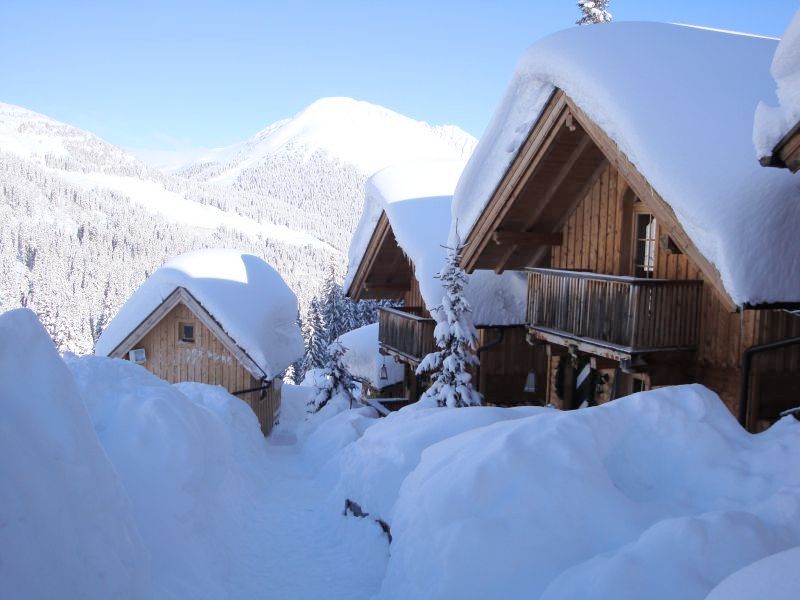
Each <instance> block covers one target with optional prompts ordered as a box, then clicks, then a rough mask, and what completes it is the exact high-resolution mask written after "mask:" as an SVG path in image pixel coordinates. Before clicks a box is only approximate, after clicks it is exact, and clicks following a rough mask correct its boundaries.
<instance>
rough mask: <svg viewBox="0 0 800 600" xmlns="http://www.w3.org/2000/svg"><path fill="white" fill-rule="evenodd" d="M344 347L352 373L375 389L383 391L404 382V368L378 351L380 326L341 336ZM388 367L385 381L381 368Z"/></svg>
mask: <svg viewBox="0 0 800 600" xmlns="http://www.w3.org/2000/svg"><path fill="white" fill-rule="evenodd" d="M339 342H340V343H341V344H342V346H344V348H345V353H344V357H343V360H344V363H345V365H347V368H348V369H349V370H350V373H352V374H353V375H355V376H356V377H358V378H360V379H364V380H366V381H368V382H369V383H370V385H372V387H374V388H375V389H378V390H379V389H382V388H385V387H387V386H390V385H394V384H395V383H399V382H401V381H403V366H402V365H401V364H400V363H398V362H396V361H395V360H394V359H393V358H392V357H390V356H384V355H382V354H381V353H380V351H379V350H378V348H379V344H378V324H377V323H373V324H372V325H365V326H364V327H359V328H358V329H354V330H353V331H348V332H347V333H345V334H343V335H341V336H339ZM384 365H385V366H386V375H387V378H386V379H385V380H381V367H382V366H384Z"/></svg>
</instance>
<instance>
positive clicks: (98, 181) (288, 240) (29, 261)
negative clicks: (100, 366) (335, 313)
mask: <svg viewBox="0 0 800 600" xmlns="http://www.w3.org/2000/svg"><path fill="white" fill-rule="evenodd" d="M474 145H475V140H474V138H472V137H470V136H469V135H467V134H466V133H464V132H463V131H461V130H460V129H458V128H456V127H452V126H444V127H433V126H429V125H427V124H425V123H421V122H418V121H414V120H412V119H409V118H407V117H403V116H402V115H399V114H397V113H394V112H392V111H390V110H388V109H385V108H382V107H379V106H375V105H371V104H368V103H365V102H358V101H355V100H350V99H346V98H330V99H323V100H320V101H318V102H315V103H314V104H312V105H311V106H309V107H308V108H307V109H305V110H304V111H302V112H301V113H299V114H298V115H297V116H295V117H293V118H291V119H286V120H283V121H280V122H278V123H275V124H273V125H271V126H269V127H267V128H266V129H264V130H262V131H261V132H259V133H257V134H256V135H255V136H253V137H252V138H251V139H249V140H245V141H244V142H241V143H239V144H235V145H233V146H230V147H228V148H223V149H219V150H214V151H210V152H209V153H207V155H205V156H203V157H202V159H201V160H200V161H198V162H194V163H192V164H189V165H183V166H182V167H181V168H179V169H177V170H175V171H172V172H162V171H160V170H158V169H156V168H154V167H152V166H148V165H147V164H145V163H144V162H142V161H141V160H139V159H137V158H136V157H135V156H133V155H132V154H131V153H129V152H126V151H125V150H122V149H120V148H117V147H115V146H113V145H111V144H108V143H107V142H105V141H103V140H102V139H100V138H99V137H97V136H95V135H93V134H91V133H88V132H86V131H82V130H80V129H78V128H75V127H72V126H70V125H67V124H65V123H60V122H58V121H55V120H53V119H50V118H48V117H46V116H44V115H40V114H38V113H35V112H32V111H29V110H26V109H24V108H20V107H17V106H12V105H8V104H2V103H0V311H4V310H7V309H10V308H13V307H16V306H29V307H31V308H33V309H34V310H35V311H36V312H37V313H38V314H39V315H40V318H41V319H42V321H43V322H44V324H45V326H46V327H47V328H48V330H49V331H50V333H51V334H52V335H53V337H54V339H55V340H56V343H57V344H58V345H59V347H60V348H61V349H62V350H71V351H74V352H79V353H82V352H89V351H91V348H92V346H93V341H94V339H96V337H97V335H99V333H100V331H101V330H102V328H103V327H104V325H105V324H106V323H107V322H108V320H109V319H110V318H111V317H113V315H114V314H115V313H116V311H117V310H118V308H119V307H120V306H121V304H122V303H123V302H124V301H125V300H126V299H127V298H128V297H129V295H130V294H131V293H132V292H133V290H134V289H136V287H137V286H138V285H140V284H141V282H142V281H143V280H144V279H145V278H146V277H147V276H148V275H149V274H150V273H151V272H152V271H153V270H154V269H155V268H157V267H158V266H160V265H161V264H162V263H163V262H164V261H165V260H166V259H167V258H169V257H170V256H174V255H175V254H178V253H181V252H184V251H187V250H190V249H194V248H202V247H213V246H216V247H220V246H221V247H235V248H240V249H243V250H248V251H250V252H253V253H255V254H258V255H260V256H262V257H264V259H265V260H267V261H268V262H269V263H271V264H272V265H273V266H275V268H276V269H277V270H278V271H279V272H280V273H281V275H282V276H283V277H284V279H286V281H287V283H288V284H289V285H290V286H291V287H292V288H293V289H294V290H295V292H296V293H297V294H298V298H299V299H300V302H301V306H307V304H308V302H309V300H310V298H311V297H312V296H313V295H314V294H316V293H317V292H318V290H319V288H320V285H321V283H322V281H321V280H322V276H323V273H324V271H325V267H326V266H327V265H328V264H330V263H331V262H333V263H334V264H335V265H336V266H337V268H338V269H340V270H341V269H342V268H343V265H344V253H345V251H346V248H347V245H348V244H349V240H350V236H351V235H352V231H353V229H354V227H355V225H356V222H357V220H358V218H359V216H360V212H361V205H362V202H363V185H364V181H365V180H366V178H367V177H368V176H370V175H371V174H372V173H373V172H374V171H375V170H378V169H380V168H382V167H383V166H387V165H388V164H391V163H392V162H398V161H402V160H411V159H417V158H424V157H431V158H459V157H461V158H464V159H466V158H467V157H468V156H469V154H470V152H471V151H472V148H473V147H474Z"/></svg>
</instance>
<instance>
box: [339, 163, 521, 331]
mask: <svg viewBox="0 0 800 600" xmlns="http://www.w3.org/2000/svg"><path fill="white" fill-rule="evenodd" d="M463 168H464V162H462V161H423V162H408V163H401V164H398V165H393V166H391V167H387V168H386V169H383V170H382V171H379V172H378V173H376V174H375V175H373V176H372V177H371V178H370V179H369V180H367V184H366V199H365V202H364V212H363V213H362V214H361V220H360V221H359V224H358V227H357V228H356V231H355V233H354V234H353V240H352V242H351V244H350V251H349V254H348V271H347V277H346V278H345V284H344V287H345V289H347V288H348V287H349V286H350V283H351V282H352V280H353V277H354V276H355V273H356V271H357V270H358V267H359V265H360V264H361V260H362V258H363V257H364V253H365V252H366V249H367V246H368V245H369V240H370V238H371V237H372V233H373V232H374V230H375V227H376V225H377V224H378V220H379V219H380V216H381V213H383V212H385V213H386V216H387V218H388V220H389V224H390V225H391V227H392V232H393V233H394V236H395V239H396V240H397V244H398V245H399V246H400V248H401V250H402V251H403V252H404V253H405V255H406V256H407V257H408V259H409V261H410V262H411V264H412V266H413V268H414V274H415V276H416V278H417V281H418V282H419V287H420V293H421V294H422V299H423V300H424V302H425V305H426V307H427V308H428V309H429V310H430V309H432V308H434V307H435V306H437V305H439V304H441V302H442V296H443V290H442V286H441V283H440V282H439V280H438V279H436V277H435V276H436V275H437V274H438V273H439V271H440V270H441V269H442V267H443V266H444V262H445V257H446V252H447V251H446V249H445V248H444V246H445V245H446V243H447V236H448V232H449V230H450V214H451V207H450V205H451V202H452V194H453V190H454V189H455V186H456V182H457V181H458V178H459V176H460V175H461V173H462V171H463ZM526 290H527V280H526V279H525V277H524V276H523V275H521V274H520V273H513V272H508V273H503V274H502V275H496V274H495V273H493V272H490V271H476V272H475V273H473V274H472V275H470V276H469V282H468V283H467V286H466V288H465V294H466V297H467V300H468V301H469V303H470V305H471V306H472V311H473V313H472V314H473V320H474V322H475V324H476V325H517V324H521V323H524V322H525V303H526V293H527V292H526Z"/></svg>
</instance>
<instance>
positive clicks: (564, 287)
mask: <svg viewBox="0 0 800 600" xmlns="http://www.w3.org/2000/svg"><path fill="white" fill-rule="evenodd" d="M528 277H529V280H528V324H529V326H530V327H531V328H532V329H534V330H537V331H540V332H543V333H551V334H556V335H564V336H566V337H569V338H573V339H575V340H578V341H586V342H589V343H595V344H598V345H600V346H605V347H609V348H611V349H614V350H619V351H622V352H628V353H642V352H652V351H658V350H684V349H693V348H695V347H696V346H697V338H698V325H699V315H698V309H699V307H700V294H701V291H702V284H703V282H702V281H678V280H668V279H639V278H636V277H618V276H613V275H598V274H595V273H585V272H577V271H561V270H556V269H530V270H529V273H528Z"/></svg>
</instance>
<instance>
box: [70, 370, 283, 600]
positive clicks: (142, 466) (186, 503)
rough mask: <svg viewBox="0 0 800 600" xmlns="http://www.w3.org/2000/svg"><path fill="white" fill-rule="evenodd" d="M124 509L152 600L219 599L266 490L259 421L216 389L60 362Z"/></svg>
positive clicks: (142, 372)
mask: <svg viewBox="0 0 800 600" xmlns="http://www.w3.org/2000/svg"><path fill="white" fill-rule="evenodd" d="M67 364H68V367H69V368H70V370H71V371H72V374H73V376H74V378H75V381H76V382H77V384H78V388H79V389H80V393H81V394H82V396H83V398H84V401H85V403H86V406H87V408H88V410H89V414H90V416H91V420H92V423H93V425H94V428H95V430H96V431H97V435H98V436H99V438H100V442H101V443H102V445H103V447H104V448H105V451H106V453H107V454H108V456H109V458H110V459H111V462H112V463H113V464H114V468H115V469H116V471H117V473H118V474H119V477H120V479H121V480H122V482H123V484H124V486H125V489H126V490H127V492H128V494H129V496H130V499H131V501H132V505H133V512H134V515H135V518H136V523H137V526H138V529H139V531H140V533H141V535H142V538H143V539H144V542H145V544H146V546H147V548H148V549H149V551H150V554H151V558H152V566H151V570H152V578H153V586H154V588H155V589H156V590H157V593H158V595H159V596H160V597H166V598H221V597H226V595H227V590H228V587H227V586H228V585H229V584H230V582H229V581H228V574H229V572H230V571H231V569H232V568H233V567H234V566H235V565H234V564H232V562H233V561H234V560H235V557H236V556H238V555H239V554H240V553H239V552H237V549H236V547H237V544H238V543H239V540H241V539H242V538H243V537H244V534H245V532H246V531H247V529H248V526H249V522H250V520H251V519H252V517H253V516H254V515H256V514H257V513H258V511H259V510H260V507H259V506H258V498H259V496H258V490H259V487H260V486H263V485H266V479H265V477H266V476H267V474H266V473H265V471H264V469H263V464H264V460H265V448H266V441H265V440H264V438H263V436H262V435H261V432H260V429H259V425H258V420H257V419H256V416H255V414H253V412H252V410H250V408H249V407H248V406H247V405H246V404H245V403H244V402H242V401H241V400H239V399H237V398H235V397H233V396H231V395H229V394H228V393H227V392H226V391H225V390H224V389H223V388H220V387H216V386H206V385H203V384H196V383H193V384H179V385H177V386H173V385H170V384H168V383H166V382H165V381H163V380H161V379H159V378H157V377H155V376H154V375H152V374H151V373H149V372H148V371H146V370H145V369H143V368H141V367H139V366H137V365H135V364H133V363H130V362H129V361H125V360H118V359H108V358H101V357H81V358H69V359H68V361H67Z"/></svg>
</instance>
